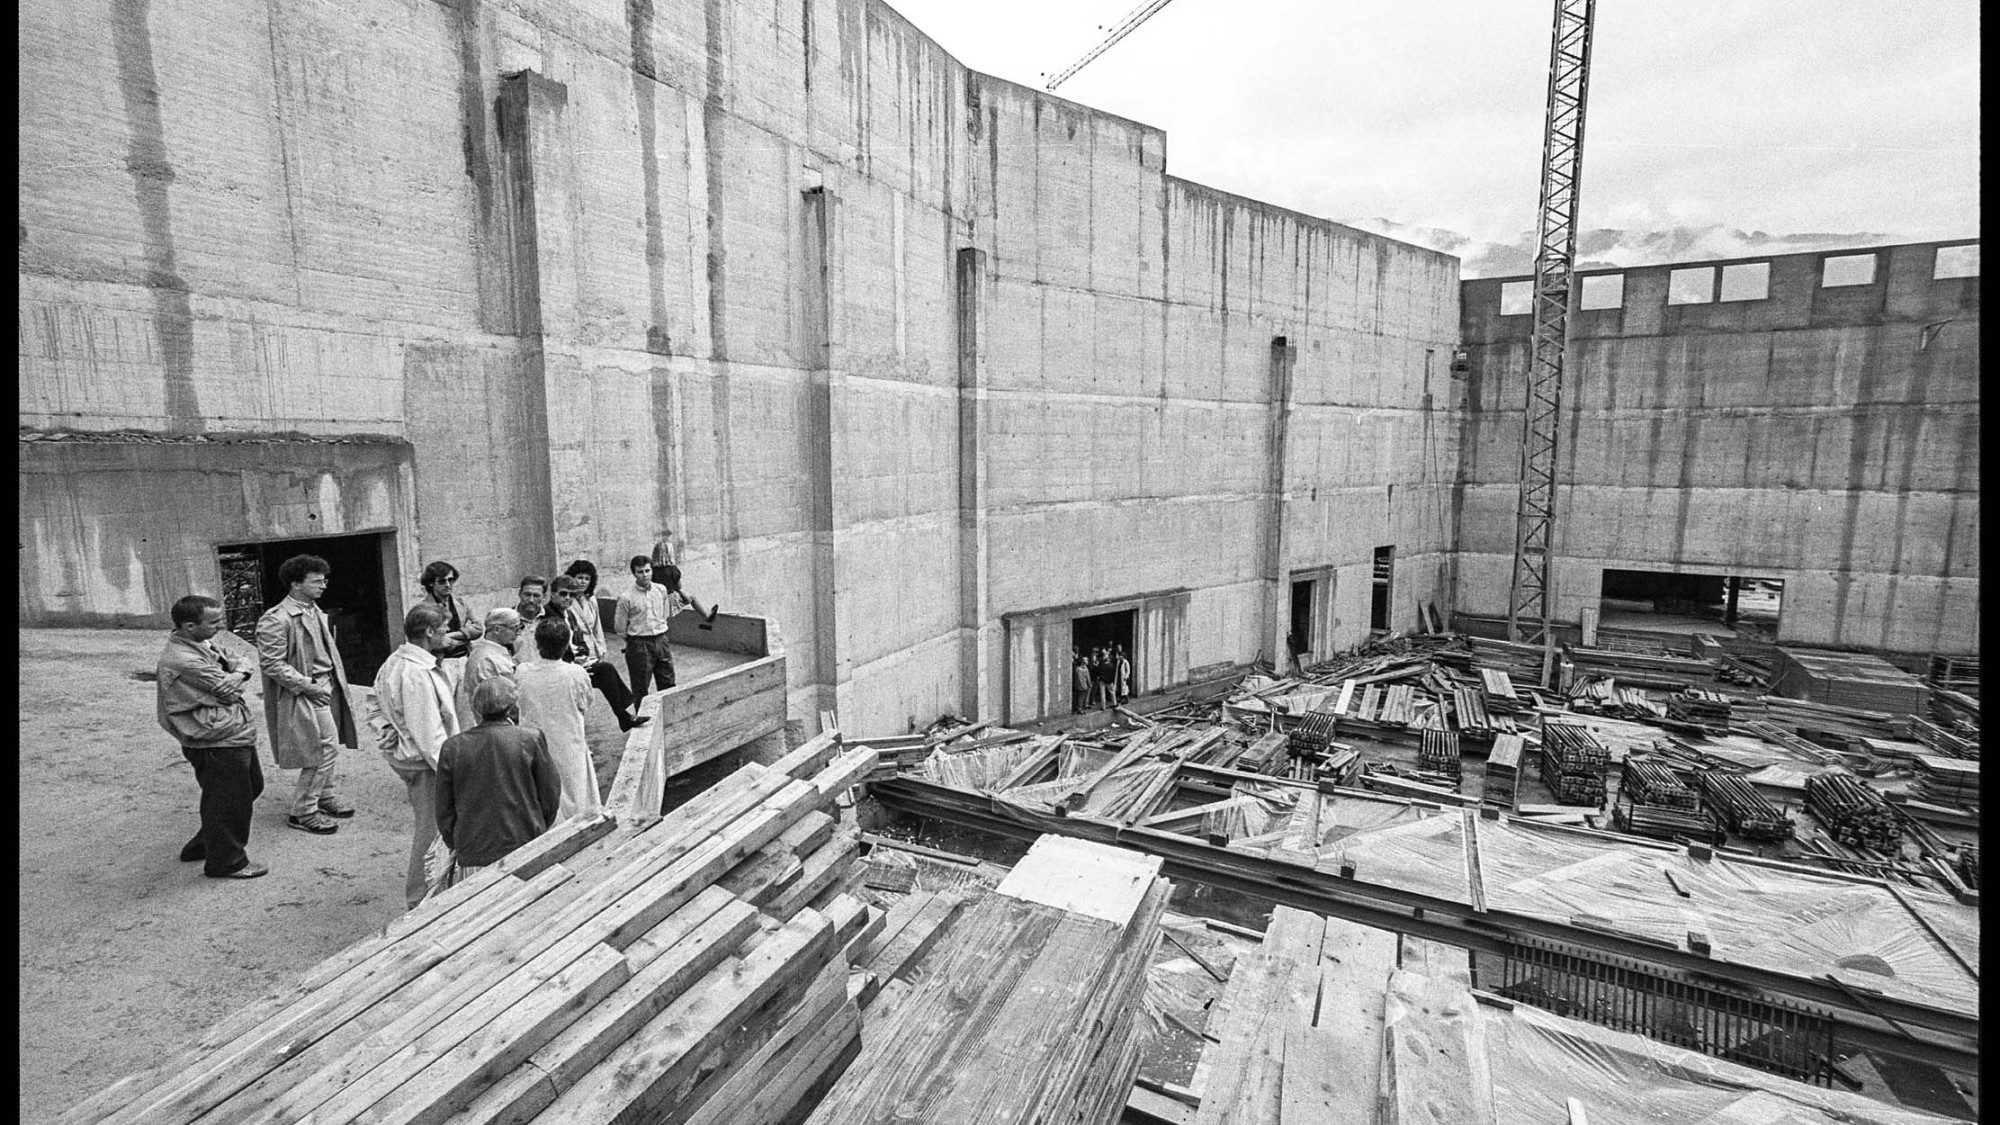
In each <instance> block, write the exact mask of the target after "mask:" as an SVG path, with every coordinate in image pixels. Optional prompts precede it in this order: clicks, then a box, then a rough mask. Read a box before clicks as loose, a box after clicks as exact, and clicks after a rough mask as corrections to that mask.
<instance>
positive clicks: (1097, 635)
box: [1069, 609, 1139, 695]
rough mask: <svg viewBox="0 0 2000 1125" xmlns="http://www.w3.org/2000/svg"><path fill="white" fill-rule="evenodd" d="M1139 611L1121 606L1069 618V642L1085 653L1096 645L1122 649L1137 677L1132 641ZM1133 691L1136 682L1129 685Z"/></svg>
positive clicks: (1136, 627)
mask: <svg viewBox="0 0 2000 1125" xmlns="http://www.w3.org/2000/svg"><path fill="white" fill-rule="evenodd" d="M1138 624H1139V611H1138V610H1136V609H1121V610H1115V611H1113V612H1111V613H1096V614H1092V615H1091V616H1089V617H1076V618H1071V619H1070V623H1069V629H1070V644H1071V645H1073V646H1074V647H1075V648H1076V651H1077V652H1079V653H1081V654H1082V655H1084V656H1086V657H1088V656H1089V655H1090V654H1091V653H1093V652H1095V651H1097V650H1098V649H1099V648H1103V649H1106V650H1109V651H1111V652H1114V653H1115V652H1118V651H1121V650H1122V651H1123V652H1124V654H1125V659H1126V660H1127V661H1129V662H1130V663H1131V665H1132V668H1133V678H1134V679H1137V678H1138V667H1139V651H1138V649H1137V648H1136V647H1134V645H1133V640H1134V638H1135V637H1136V635H1137V633H1138ZM1129 686H1130V690H1131V691H1132V693H1133V694H1135V695H1136V694H1138V690H1139V685H1137V684H1132V685H1129Z"/></svg>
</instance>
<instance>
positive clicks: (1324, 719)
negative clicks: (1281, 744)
mask: <svg viewBox="0 0 2000 1125" xmlns="http://www.w3.org/2000/svg"><path fill="white" fill-rule="evenodd" d="M1335 721H1336V716H1335V715H1334V713H1333V712H1331V711H1313V712H1311V713H1309V714H1307V715H1306V717H1305V718H1303V719H1301V720H1299V722H1298V724H1297V725H1296V726H1294V727H1292V729H1291V731H1290V733H1289V734H1287V735H1286V736H1285V749H1286V751H1287V752H1289V753H1290V754H1291V755H1292V756H1294V757H1299V758H1312V757H1317V756H1319V755H1321V754H1324V753H1326V751H1327V749H1328V748H1329V747H1330V746H1332V744H1333V727H1334V723H1335Z"/></svg>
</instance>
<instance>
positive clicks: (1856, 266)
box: [1819, 254, 1875, 289]
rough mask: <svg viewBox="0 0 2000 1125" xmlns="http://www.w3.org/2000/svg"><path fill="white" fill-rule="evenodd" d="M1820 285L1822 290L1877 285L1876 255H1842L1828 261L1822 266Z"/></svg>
mask: <svg viewBox="0 0 2000 1125" xmlns="http://www.w3.org/2000/svg"><path fill="white" fill-rule="evenodd" d="M1819 284H1820V288H1822V289H1832V288H1834V287H1836V286H1841V285H1873V284H1875V255H1873V254H1841V255H1837V256H1835V257H1831V258H1828V259H1826V260H1825V261H1824V262H1822V263H1821V264H1820V274H1819Z"/></svg>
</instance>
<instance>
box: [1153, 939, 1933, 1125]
mask: <svg viewBox="0 0 2000 1125" xmlns="http://www.w3.org/2000/svg"><path fill="white" fill-rule="evenodd" d="M1208 1034H1209V1037H1210V1038H1211V1040H1212V1043H1211V1045H1210V1046H1209V1047H1208V1049H1207V1051H1206V1052H1205V1054H1204V1056H1203V1060H1202V1064H1201V1067H1200V1068H1199V1070H1198V1077H1197V1081H1196V1082H1195V1087H1196V1089H1195V1093H1197V1094H1198V1096H1199V1098H1200V1105H1199V1108H1198V1110H1197V1111H1196V1113H1195V1114H1194V1115H1193V1122H1194V1125H1356V1123H1359V1125H1368V1123H1371V1122H1372V1123H1375V1125H1541V1123H1543V1122H1549V1121H1558V1122H1560V1121H1569V1122H1572V1123H1575V1122H1592V1123H1599V1122H1612V1121H1689V1122H1696V1121H1701V1122H1723V1121H1732V1122H1733V1121H1751V1120H1755V1121H1784V1122H1795V1123H1798V1125H1808V1123H1810V1125H1834V1123H1835V1122H1844V1121H1862V1120H1866V1121H1874V1122H1879V1123H1881V1125H1942V1123H1943V1122H1945V1121H1949V1120H1951V1118H1946V1117H1939V1116H1935V1115H1932V1114H1929V1113H1922V1112H1918V1111H1915V1110H1909V1109H1904V1108H1901V1107H1898V1106H1894V1105H1889V1104H1885V1103H1883V1102H1880V1101H1876V1100H1874V1099H1871V1098H1867V1097H1863V1096H1862V1095H1859V1094H1852V1093H1848V1092H1846V1091H1844V1090H1832V1089H1826V1088H1822V1087H1819V1086H1814V1085H1809V1084H1807V1083H1804V1082H1798V1081H1794V1080H1792V1079H1789V1078H1785V1077H1781V1076H1779V1075H1775V1074H1769V1073H1766V1072H1764V1071H1761V1070H1756V1069H1752V1068H1750V1067H1747V1066H1743V1065H1741V1064H1738V1063H1735V1062H1731V1061H1728V1060H1725V1059H1721V1058H1716V1057H1713V1056H1712V1055H1708V1054H1704V1053H1701V1052H1698V1051H1693V1050H1687V1049H1683V1048H1679V1047H1674V1046H1670V1045H1668V1044H1666V1043H1662V1042H1660V1041H1658V1040H1655V1039H1650V1038H1647V1037H1645V1036H1641V1035H1637V1034H1633V1033H1630V1032H1624V1031H1613V1030H1610V1029H1608V1028H1604V1027H1599V1026H1596V1025H1594V1024H1590V1023H1585V1022H1583V1021H1580V1020H1572V1019H1566V1018H1563V1017H1561V1016H1557V1015H1554V1014H1553V1013H1550V1012H1546V1011H1542V1010H1539V1009H1536V1008H1533V1007H1529V1006H1527V1005H1525V1004H1518V1003H1515V1002H1513V1001H1511V1000H1508V999H1505V998H1503V997H1499V996H1495V995H1492V994H1489V993H1484V992H1476V991H1475V990H1474V989H1473V987H1472V983H1471V976H1470V973H1469V965H1468V962H1467V955H1466V953H1465V951H1464V950H1462V949H1457V948H1453V947H1451V946H1446V945H1440V944H1438V943H1436V942H1431V941H1424V940H1419V939H1414V938H1410V937H1408V936H1401V937H1399V936H1398V935H1396V934H1393V933H1390V932H1388V931H1386V930H1378V929H1374V928H1372V927H1369V926H1363V925H1359V924H1356V923H1353V922H1346V921H1342V920H1340V919H1329V918H1323V917H1320V916H1319V915H1316V914H1311V913H1308V912H1306V911H1302V910H1294V909H1292V908H1290V907H1285V906H1280V907H1278V908H1276V910H1274V911H1273V912H1272V915H1271V923H1270V926H1269V928H1268V929H1267V930H1266V931H1265V934H1264V941H1263V944H1262V945H1261V946H1260V947H1259V948H1258V949H1257V950H1256V951H1254V952H1252V953H1249V954H1246V955H1244V956H1242V957H1239V958H1238V959H1237V961H1236V967H1235V969H1234V970H1233V971H1232V972H1231V973H1230V978H1229V983H1228V985H1227V987H1226V988H1225V990H1224V992H1223V995H1222V998H1221V999H1220V1000H1218V1001H1217V1003H1216V1005H1215V1008H1214V1010H1213V1012H1212V1014H1211V1015H1210V1017H1209V1024H1208Z"/></svg>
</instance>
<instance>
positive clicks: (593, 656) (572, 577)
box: [544, 559, 652, 730]
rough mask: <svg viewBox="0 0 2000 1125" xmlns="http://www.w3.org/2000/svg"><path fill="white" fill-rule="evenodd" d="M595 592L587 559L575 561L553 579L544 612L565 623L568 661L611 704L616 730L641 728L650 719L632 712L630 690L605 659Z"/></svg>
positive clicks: (594, 573)
mask: <svg viewBox="0 0 2000 1125" xmlns="http://www.w3.org/2000/svg"><path fill="white" fill-rule="evenodd" d="M565 587H568V589H567V590H565V589H564V588H565ZM596 591H597V567H596V566H595V565H593V564H592V563H591V561H590V560H589V559H577V560H576V561H575V562H572V563H570V564H569V566H567V567H565V568H563V572H562V577H561V578H558V579H556V595H557V596H556V597H554V598H552V599H551V600H550V602H549V608H548V609H547V610H546V611H544V612H545V613H546V614H548V615H551V616H555V615H560V616H562V618H563V619H564V620H566V621H568V622H569V626H570V633H571V635H570V651H571V652H572V653H573V654H574V655H573V656H572V657H571V659H572V660H573V661H574V662H575V663H577V664H581V665H582V666H583V668H584V671H586V672H588V673H589V674H590V683H591V686H593V687H595V688H596V689H597V690H598V692H599V694H601V695H603V696H604V701H605V702H606V703H609V704H610V705H611V713H612V714H614V715H616V716H618V729H619V730H631V729H632V728H633V727H642V726H645V725H646V724H647V723H649V722H652V720H651V719H650V718H642V717H639V716H635V715H634V714H633V713H632V708H633V707H634V705H635V703H634V700H633V699H632V690H631V689H630V688H628V687H626V686H625V681H624V679H623V678H621V677H620V676H619V675H618V669H617V668H615V667H613V666H612V664H611V662H610V661H609V660H606V659H605V656H606V652H605V648H604V619H603V617H602V615H601V614H600V611H599V610H598V608H597V598H596V596H595V594H596Z"/></svg>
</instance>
